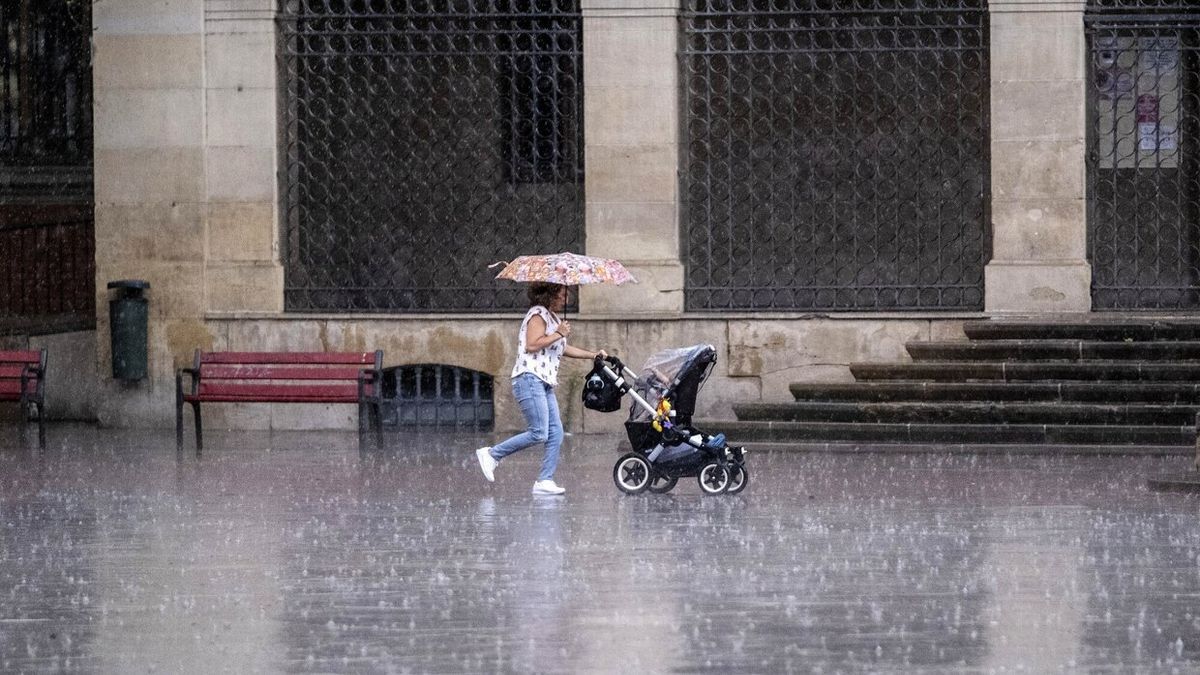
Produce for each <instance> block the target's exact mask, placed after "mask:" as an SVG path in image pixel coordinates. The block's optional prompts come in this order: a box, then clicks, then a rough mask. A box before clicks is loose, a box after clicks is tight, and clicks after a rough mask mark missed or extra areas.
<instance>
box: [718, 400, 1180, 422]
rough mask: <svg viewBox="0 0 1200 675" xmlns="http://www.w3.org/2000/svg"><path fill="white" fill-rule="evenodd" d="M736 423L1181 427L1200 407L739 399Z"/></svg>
mask: <svg viewBox="0 0 1200 675" xmlns="http://www.w3.org/2000/svg"><path fill="white" fill-rule="evenodd" d="M733 411H734V413H735V414H736V415H737V418H738V420H739V421H749V422H768V421H778V422H853V423H910V422H912V423H924V424H1002V425H1003V424H1073V425H1078V424H1090V425H1109V426H1111V425H1146V426H1183V425H1187V424H1194V423H1195V421H1196V413H1197V412H1198V411H1200V406H1189V405H1150V404H1122V403H1118V404H1104V403H1061V402H1055V403H1025V402H1013V401H1005V402H994V401H969V402H964V401H953V402H950V401H938V402H933V403H930V402H926V401H901V402H882V403H880V402H859V401H855V402H845V401H843V402H826V401H796V402H791V403H743V404H737V405H734V406H733Z"/></svg>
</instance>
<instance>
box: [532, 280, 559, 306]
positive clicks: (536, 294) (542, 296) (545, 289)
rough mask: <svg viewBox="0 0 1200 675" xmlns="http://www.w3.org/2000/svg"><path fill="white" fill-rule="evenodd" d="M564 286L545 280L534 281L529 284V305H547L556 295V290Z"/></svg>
mask: <svg viewBox="0 0 1200 675" xmlns="http://www.w3.org/2000/svg"><path fill="white" fill-rule="evenodd" d="M562 288H566V286H563V285H561V284H552V283H548V282H545V281H535V282H533V283H532V284H529V306H530V307H533V306H534V305H541V306H542V307H549V306H550V302H551V301H552V300H554V298H555V297H556V296H557V295H558V291H559V290H560V289H562Z"/></svg>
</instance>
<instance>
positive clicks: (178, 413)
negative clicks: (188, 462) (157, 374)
mask: <svg viewBox="0 0 1200 675" xmlns="http://www.w3.org/2000/svg"><path fill="white" fill-rule="evenodd" d="M175 451H176V452H183V397H182V396H180V395H179V392H178V391H176V392H175Z"/></svg>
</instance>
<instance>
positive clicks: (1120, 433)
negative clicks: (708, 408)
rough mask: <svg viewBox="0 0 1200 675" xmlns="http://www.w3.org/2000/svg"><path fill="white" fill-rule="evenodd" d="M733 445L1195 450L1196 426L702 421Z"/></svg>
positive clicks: (699, 423)
mask: <svg viewBox="0 0 1200 675" xmlns="http://www.w3.org/2000/svg"><path fill="white" fill-rule="evenodd" d="M696 426H697V427H698V428H700V429H704V430H705V431H707V432H708V433H717V432H722V433H724V434H725V435H726V436H727V437H728V439H729V442H730V443H733V444H743V443H776V442H778V443H794V442H811V441H821V442H838V441H864V442H876V443H947V444H989V445H995V444H1064V445H1106V446H1110V445H1133V446H1192V445H1194V444H1195V442H1196V427H1195V425H1191V424H1188V425H1180V426H1149V425H1115V424H1112V425H1110V424H1099V425H1096V424H918V423H909V424H902V423H850V422H748V421H740V420H739V421H718V420H711V421H700V420H698V421H697V422H696Z"/></svg>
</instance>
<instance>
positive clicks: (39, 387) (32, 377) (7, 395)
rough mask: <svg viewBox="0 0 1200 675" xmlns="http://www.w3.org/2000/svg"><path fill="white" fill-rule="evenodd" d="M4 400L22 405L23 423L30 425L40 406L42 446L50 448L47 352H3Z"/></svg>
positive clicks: (0, 394) (0, 393)
mask: <svg viewBox="0 0 1200 675" xmlns="http://www.w3.org/2000/svg"><path fill="white" fill-rule="evenodd" d="M0 401H16V402H18V403H20V404H21V419H22V421H23V422H29V420H30V418H32V417H33V407H34V406H37V421H38V445H40V446H41V447H43V448H44V447H46V350H45V349H40V350H36V351H35V350H27V351H0ZM22 429H24V427H22Z"/></svg>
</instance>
